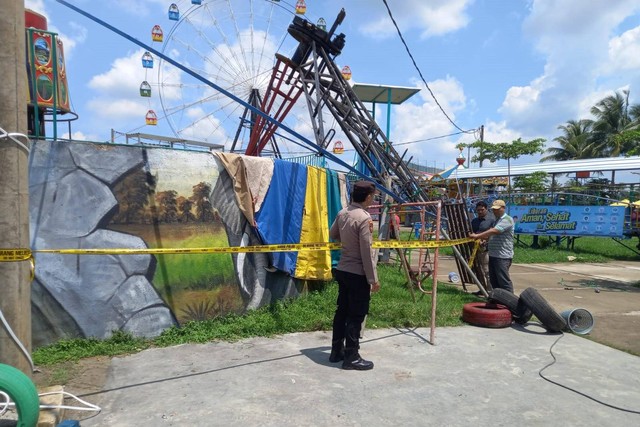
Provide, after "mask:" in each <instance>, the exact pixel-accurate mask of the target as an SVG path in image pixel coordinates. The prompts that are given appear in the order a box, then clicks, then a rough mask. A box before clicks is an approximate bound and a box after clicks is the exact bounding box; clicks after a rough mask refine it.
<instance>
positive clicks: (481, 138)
mask: <svg viewBox="0 0 640 427" xmlns="http://www.w3.org/2000/svg"><path fill="white" fill-rule="evenodd" d="M483 142H484V125H481V126H480V144H482V143H483ZM478 157H479V158H480V167H482V145H480V153H479V156H478Z"/></svg>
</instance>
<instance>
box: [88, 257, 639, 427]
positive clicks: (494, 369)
mask: <svg viewBox="0 0 640 427" xmlns="http://www.w3.org/2000/svg"><path fill="white" fill-rule="evenodd" d="M639 267H640V263H615V264H614V265H612V264H601V265H600V264H588V265H587V264H568V265H565V264H554V265H553V266H549V265H526V266H524V265H521V266H518V265H515V266H513V267H512V277H513V280H514V283H515V285H516V293H519V292H520V291H522V290H523V289H525V288H526V287H529V286H534V287H536V288H537V289H539V290H540V292H541V293H542V294H543V295H544V296H545V298H546V299H547V300H548V301H549V303H550V304H552V306H554V308H556V309H557V311H562V310H564V309H567V308H577V307H582V308H586V309H587V310H589V311H591V312H592V314H593V315H594V317H595V319H596V326H595V328H594V330H593V332H592V334H594V335H596V334H598V333H599V332H598V331H599V330H600V331H602V332H603V333H606V334H612V333H616V332H615V328H614V329H613V330H611V329H610V327H611V326H614V327H615V326H616V325H618V326H620V325H619V324H621V323H623V322H624V319H633V320H634V321H636V320H637V319H638V318H639V317H640V316H638V310H640V289H638V288H637V287H635V286H632V284H633V283H636V281H637V280H640V277H639V274H638V272H637V270H638V268H639ZM453 269H454V268H453V260H451V259H446V258H443V259H441V264H440V271H439V277H440V278H441V279H442V280H446V276H447V273H448V272H449V271H453ZM561 279H562V280H561ZM596 286H597V287H598V290H599V292H596ZM605 319H609V320H605ZM621 319H623V320H621ZM607 323H609V325H608V326H607ZM623 326H624V327H621V328H620V329H621V330H624V331H627V332H626V333H627V334H628V336H629V338H628V341H629V342H628V343H627V344H628V346H633V345H638V344H637V343H638V342H640V332H639V331H640V328H635V329H633V328H632V327H630V325H629V323H624V325H623ZM631 326H632V325H631ZM629 330H631V331H629ZM612 331H613V332H612ZM428 339H429V330H428V329H423V328H419V329H415V330H397V329H382V330H367V331H366V334H365V339H364V341H363V344H362V354H363V355H364V356H365V357H367V358H370V359H371V360H373V361H374V362H375V363H376V367H375V368H374V370H372V371H368V372H354V371H343V370H341V369H339V364H330V363H329V362H328V353H329V347H328V344H329V342H330V336H329V334H328V333H327V332H313V333H297V334H289V335H285V336H280V337H276V338H271V339H266V338H255V339H248V340H243V341H240V342H237V343H208V344H203V345H183V346H178V347H172V348H167V349H151V350H146V351H143V352H141V353H138V354H135V355H131V356H127V357H118V358H114V359H113V360H112V363H111V368H110V371H109V376H108V380H107V383H106V384H105V386H104V389H103V391H102V392H101V393H98V394H94V395H92V396H86V397H85V399H89V400H90V401H91V402H93V403H96V404H98V405H100V406H101V407H102V408H103V409H102V412H101V413H100V414H99V415H97V416H95V417H93V418H90V419H85V420H83V421H82V425H83V426H162V425H167V426H187V425H188V426H218V425H220V426H222V425H224V426H228V425H229V426H254V425H261V426H329V425H341V426H342V425H346V426H388V425H406V426H423V425H448V426H458V425H460V426H462V425H464V426H466V425H470V424H473V425H492V426H495V425H498V426H500V425H505V426H506V425H527V426H529V425H534V426H535V425H540V426H542V425H544V426H548V425H558V426H567V425H599V426H620V425H639V424H640V375H638V372H640V358H639V357H636V356H633V355H631V354H628V353H625V352H622V351H618V350H615V349H613V348H610V347H607V346H604V345H601V344H598V343H596V342H593V341H590V340H588V339H584V338H583V337H580V336H576V335H571V334H567V335H564V336H561V335H559V334H548V333H546V332H545V331H544V330H543V329H542V328H541V327H539V326H537V325H535V324H529V325H527V326H525V327H521V326H518V325H515V326H513V327H511V328H506V329H485V328H477V327H472V326H465V327H459V328H438V329H437V330H436V340H435V343H436V345H432V344H430V343H429V342H428ZM611 339H612V340H613V341H615V340H616V338H615V337H612V338H611ZM554 344H555V346H554ZM552 346H554V347H553V354H554V355H555V357H556V358H557V362H556V363H555V364H553V365H552V366H550V367H548V368H547V369H546V370H544V372H543V375H544V376H546V377H548V378H549V379H550V380H552V381H554V382H556V383H558V384H553V383H550V382H548V381H545V380H544V379H543V378H541V376H540V371H541V370H542V369H543V368H545V366H547V365H548V364H550V363H552V362H553V360H554V358H553V356H552V355H551V353H550V349H551V347H552ZM639 353H640V348H639ZM569 388H572V389H574V391H572V390H569ZM614 406H615V407H618V408H622V409H616V408H614ZM623 409H626V410H627V411H625V410H623ZM628 410H631V411H635V412H636V413H631V412H628Z"/></svg>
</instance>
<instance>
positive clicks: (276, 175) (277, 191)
mask: <svg viewBox="0 0 640 427" xmlns="http://www.w3.org/2000/svg"><path fill="white" fill-rule="evenodd" d="M306 187H307V167H306V166H305V165H301V164H298V163H291V162H285V161H282V160H278V159H276V160H275V161H274V168H273V178H272V179H271V184H270V185H269V190H267V194H266V196H265V197H264V200H263V202H262V207H261V209H260V211H258V212H257V213H256V214H255V218H256V224H257V228H258V234H259V235H260V238H261V239H262V241H263V242H264V243H265V244H267V245H270V244H278V243H298V242H300V232H301V229H302V211H303V209H304V203H305V190H306ZM325 241H327V240H325ZM297 256H298V254H297V252H274V253H273V254H272V257H273V259H272V263H273V266H274V267H275V268H277V269H278V270H282V271H284V272H287V273H289V274H291V275H293V274H294V273H295V270H296V259H297Z"/></svg>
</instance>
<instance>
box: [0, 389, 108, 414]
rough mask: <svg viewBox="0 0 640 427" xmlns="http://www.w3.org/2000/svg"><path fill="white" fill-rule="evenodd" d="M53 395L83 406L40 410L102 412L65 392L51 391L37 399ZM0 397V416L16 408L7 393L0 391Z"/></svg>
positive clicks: (45, 407)
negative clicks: (61, 396) (68, 398)
mask: <svg viewBox="0 0 640 427" xmlns="http://www.w3.org/2000/svg"><path fill="white" fill-rule="evenodd" d="M54 394H62V395H63V396H65V397H70V398H73V399H75V400H77V401H78V402H80V403H82V404H83V405H85V406H67V405H40V409H69V410H72V411H93V412H97V413H100V412H101V411H102V408H100V407H99V406H97V405H94V404H93V403H89V402H87V401H84V400H82V399H80V398H79V397H78V396H75V395H73V394H71V393H68V392H66V391H51V392H47V393H40V394H38V397H43V396H51V395H54ZM0 397H2V398H3V400H0V415H3V414H4V413H5V412H7V411H8V410H9V408H14V407H15V406H16V404H15V402H12V401H11V396H9V395H8V394H7V393H5V392H3V391H1V390H0Z"/></svg>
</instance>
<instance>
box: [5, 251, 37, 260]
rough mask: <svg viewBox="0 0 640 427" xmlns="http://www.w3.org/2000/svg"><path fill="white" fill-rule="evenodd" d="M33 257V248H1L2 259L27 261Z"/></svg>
mask: <svg viewBox="0 0 640 427" xmlns="http://www.w3.org/2000/svg"><path fill="white" fill-rule="evenodd" d="M31 257H32V255H31V249H0V261H26V260H28V259H30V258H31Z"/></svg>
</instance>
